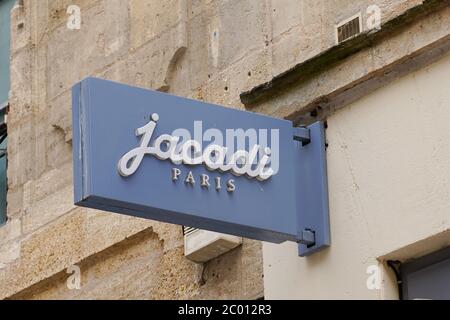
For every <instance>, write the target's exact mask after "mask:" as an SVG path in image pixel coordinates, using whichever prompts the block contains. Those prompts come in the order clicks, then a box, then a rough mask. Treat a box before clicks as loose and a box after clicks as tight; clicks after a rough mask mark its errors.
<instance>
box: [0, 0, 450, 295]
mask: <svg viewBox="0 0 450 320" xmlns="http://www.w3.org/2000/svg"><path fill="white" fill-rule="evenodd" d="M449 4H450V1H447V0H440V1H437V0H422V1H419V0H390V1H387V0H358V1H348V0H334V1H329V0H223V1H216V0H169V1H156V0H39V1H38V0H17V1H14V0H0V5H1V7H0V8H1V12H0V14H1V16H0V17H1V19H2V20H0V26H1V28H2V29H1V35H2V38H1V42H0V43H1V48H0V49H1V50H2V51H1V54H0V58H1V59H2V60H1V63H2V64H1V68H2V69H1V77H2V78H1V86H2V88H1V89H2V90H1V91H0V93H1V96H0V97H1V99H2V100H4V101H0V103H2V113H4V114H7V117H6V120H4V121H3V122H4V125H3V127H2V128H4V129H2V130H7V138H5V139H4V140H3V141H2V143H4V145H5V147H4V149H6V145H7V175H5V179H4V181H5V188H3V189H4V190H3V192H2V194H3V195H4V197H5V199H6V202H5V201H3V204H2V205H3V206H5V208H6V210H3V211H4V214H3V215H2V218H0V222H4V223H3V225H2V226H1V227H0V298H2V299H259V298H262V297H265V298H268V299H283V298H284V299H313V298H317V299H328V298H330V299H333V298H335V299H341V298H344V299H398V298H430V297H431V298H435V296H432V295H427V291H425V287H431V289H432V291H433V292H438V293H439V294H442V295H441V296H439V297H441V298H445V297H448V296H446V295H445V294H447V295H448V291H447V292H445V290H444V291H443V290H442V289H440V288H439V287H438V285H437V284H434V282H433V281H432V280H429V278H430V279H431V278H433V275H434V278H436V274H439V275H441V276H442V275H444V276H445V275H448V272H450V271H449V268H448V266H447V265H446V263H447V261H449V260H448V259H449V255H448V254H447V253H446V250H445V248H446V247H448V246H449V245H450V233H449V229H450V219H449V218H450V214H449V212H450V211H449V210H450V202H449V200H448V192H447V190H448V184H449V182H448V181H449V180H448V178H447V177H448V176H449V173H450V166H449V165H448V162H449V155H450V153H449V150H450V145H449V143H448V141H450V139H448V138H449V137H448V135H449V133H448V132H447V131H448V130H447V125H448V123H449V121H448V120H450V119H449V117H450V113H449V111H448V110H447V109H448V108H447V105H449V103H450V93H449V90H448V88H449V87H450V76H449V74H450V73H449V71H450V53H449V49H450V21H449V20H450V6H449ZM11 8H12V10H11V11H10V20H9V19H7V17H9V9H11ZM5 21H7V23H5ZM4 35H5V37H7V36H8V35H10V37H9V40H10V41H9V42H8V41H4V39H5V38H4ZM8 43H10V45H8ZM5 57H10V59H7V58H6V59H5ZM5 61H6V62H5ZM7 66H9V68H7ZM88 76H96V77H99V78H104V79H108V80H113V81H118V82H121V83H126V84H130V85H134V86H139V87H144V88H151V89H155V90H160V91H164V92H168V93H171V94H175V95H178V96H183V97H189V98H194V99H198V100H203V101H207V102H211V103H215V104H220V105H224V106H227V107H230V108H239V109H242V110H248V111H252V112H257V113H262V114H266V115H270V116H273V117H278V118H285V119H288V120H292V121H293V122H294V123H295V124H296V125H308V124H311V123H312V122H315V121H317V120H324V121H326V123H327V131H326V135H327V145H328V147H327V158H328V159H327V161H328V188H329V207H330V223H331V239H332V244H331V246H330V248H328V249H326V250H324V251H322V252H320V253H317V254H315V255H313V256H311V257H307V258H300V257H299V256H298V252H297V245H296V244H295V243H285V244H282V245H273V244H266V243H264V244H262V243H260V242H258V241H253V240H248V239H243V241H242V244H241V245H239V246H238V247H237V248H235V249H233V250H231V251H228V252H227V253H225V254H222V255H220V256H218V257H216V258H214V259H211V260H209V261H206V262H204V263H196V262H193V261H191V260H189V259H188V258H187V257H186V256H185V254H184V251H185V250H184V246H185V244H184V238H183V232H182V228H181V227H180V226H175V225H169V224H163V223H159V222H154V221H149V220H142V219H138V218H132V217H125V216H119V215H116V214H112V213H107V212H100V211H96V210H91V209H83V208H79V207H75V206H74V205H73V186H72V181H73V179H72V128H71V88H72V86H73V85H74V84H75V83H77V82H78V81H80V80H82V79H84V78H86V77H88ZM5 88H7V89H6V90H5ZM4 92H6V94H4ZM6 128H7V129H6ZM0 131H1V130H0ZM5 137H6V136H5ZM5 157H6V152H5ZM3 159H4V160H5V161H4V162H5V164H4V168H5V169H6V159H5V158H3ZM0 166H1V163H0ZM3 172H5V170H3ZM6 177H7V188H6ZM0 178H1V174H0ZM0 191H2V188H1V182H0ZM1 199H2V198H1V195H0V200H1ZM0 202H1V201H0ZM0 209H1V206H0ZM280 214H281V213H280ZM442 250H443V251H442ZM430 254H431V256H430ZM436 255H437V256H436ZM430 257H431V258H430ZM421 259H425V260H421ZM421 261H424V262H421ZM418 264H419V265H420V266H417V265H418ZM426 267H427V268H428V269H429V267H434V268H440V269H439V272H440V273H433V275H431V276H430V275H424V274H423V272H422V273H420V272H421V270H422V269H424V268H426ZM408 270H409V271H408ZM446 272H447V273H446ZM419 273H420V276H419V275H418V274H419ZM78 276H79V277H78ZM77 277H78V278H79V279H78V278H77ZM421 277H422V278H421ZM427 277H428V278H427ZM444 278H445V277H444ZM447 278H449V277H447ZM77 279H78V280H80V281H79V283H77ZM399 281H402V285H401V286H400V287H399V286H398V282H399ZM420 281H422V282H420ZM423 283H425V285H424V284H423ZM421 290H422V291H421ZM422 293H423V295H421V294H422ZM449 298H450V297H449Z"/></svg>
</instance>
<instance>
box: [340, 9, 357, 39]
mask: <svg viewBox="0 0 450 320" xmlns="http://www.w3.org/2000/svg"><path fill="white" fill-rule="evenodd" d="M361 31H362V22H361V14H360V13H358V14H357V15H354V16H353V17H351V18H349V19H346V20H344V21H341V22H340V23H339V24H337V25H336V42H337V44H339V43H341V42H343V41H346V40H349V39H352V38H354V37H356V36H357V35H358V34H360V33H361Z"/></svg>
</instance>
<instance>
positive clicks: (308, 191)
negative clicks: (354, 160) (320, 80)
mask: <svg viewBox="0 0 450 320" xmlns="http://www.w3.org/2000/svg"><path fill="white" fill-rule="evenodd" d="M294 141H295V142H294V143H295V144H296V145H295V147H296V152H295V157H296V163H297V164H298V167H297V168H298V170H296V175H297V176H296V181H297V192H298V199H297V212H298V221H297V224H298V230H299V234H298V243H299V247H298V251H299V256H301V257H305V256H309V255H311V254H313V253H316V252H318V251H320V250H323V249H325V248H327V247H329V246H330V244H331V239H330V221H329V208H328V183H327V181H328V179H327V162H326V144H325V126H324V123H323V122H316V123H314V124H312V125H310V126H308V127H300V128H294Z"/></svg>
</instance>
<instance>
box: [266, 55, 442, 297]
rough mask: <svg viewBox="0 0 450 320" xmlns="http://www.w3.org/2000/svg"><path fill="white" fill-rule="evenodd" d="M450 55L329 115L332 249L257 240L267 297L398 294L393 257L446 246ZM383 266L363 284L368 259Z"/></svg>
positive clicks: (365, 277) (409, 255)
mask: <svg viewBox="0 0 450 320" xmlns="http://www.w3.org/2000/svg"><path fill="white" fill-rule="evenodd" d="M449 74H450V55H447V56H445V57H444V58H443V59H441V60H440V61H438V62H437V63H435V64H433V65H430V66H429V67H427V68H424V69H422V70H420V71H418V72H416V73H413V74H410V75H409V76H407V77H405V78H402V79H400V80H397V81H396V82H394V83H391V84H390V85H388V86H387V87H384V88H382V89H379V90H378V91H376V92H373V93H372V94H370V95H368V96H366V97H364V98H363V99H360V100H358V101H357V102H355V103H353V104H351V105H349V106H347V107H346V108H344V109H341V110H340V111H338V112H336V113H335V114H333V115H332V116H330V117H329V118H328V126H329V128H328V130H327V140H328V142H329V148H328V175H329V196H330V217H331V230H332V246H331V248H329V249H327V250H325V251H323V252H322V253H319V254H317V255H315V256H312V257H310V258H306V259H304V258H299V257H298V256H297V247H296V245H295V244H292V243H285V244H283V245H280V246H279V245H272V244H264V245H263V260H264V287H265V288H264V289H265V296H266V298H269V299H279V298H287V299H314V298H325V299H383V298H396V297H397V293H396V290H395V285H394V281H393V279H392V274H391V272H390V271H388V269H387V268H385V267H384V266H383V261H384V260H385V259H387V258H390V259H402V260H405V259H408V258H412V257H416V256H420V255H422V254H424V253H426V252H429V251H433V250H436V249H438V248H440V247H443V246H446V245H449V244H450V236H449V232H448V231H449V229H450V201H449V197H450V191H449V190H450V90H449V88H450V77H449ZM378 264H379V266H380V267H381V270H382V273H381V275H382V278H383V283H382V286H381V289H380V290H368V289H367V286H366V281H367V278H368V277H369V275H368V274H366V270H367V267H368V266H370V265H378Z"/></svg>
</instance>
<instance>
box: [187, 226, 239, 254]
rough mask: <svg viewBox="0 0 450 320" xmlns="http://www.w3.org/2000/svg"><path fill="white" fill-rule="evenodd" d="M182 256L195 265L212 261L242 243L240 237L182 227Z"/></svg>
mask: <svg viewBox="0 0 450 320" xmlns="http://www.w3.org/2000/svg"><path fill="white" fill-rule="evenodd" d="M183 235H184V255H185V256H186V258H188V259H189V260H191V261H194V262H197V263H203V262H207V261H209V260H211V259H214V258H216V257H218V256H220V255H222V254H224V253H226V252H228V251H230V250H232V249H234V248H236V247H237V246H239V245H240V244H241V243H242V238H241V237H236V236H231V235H227V234H223V233H217V232H212V231H206V230H201V229H196V228H191V227H183Z"/></svg>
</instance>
